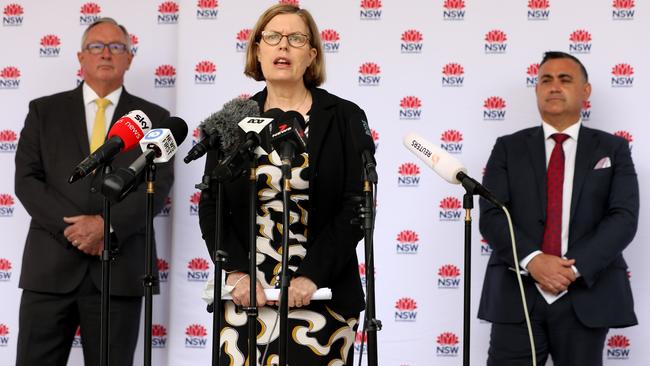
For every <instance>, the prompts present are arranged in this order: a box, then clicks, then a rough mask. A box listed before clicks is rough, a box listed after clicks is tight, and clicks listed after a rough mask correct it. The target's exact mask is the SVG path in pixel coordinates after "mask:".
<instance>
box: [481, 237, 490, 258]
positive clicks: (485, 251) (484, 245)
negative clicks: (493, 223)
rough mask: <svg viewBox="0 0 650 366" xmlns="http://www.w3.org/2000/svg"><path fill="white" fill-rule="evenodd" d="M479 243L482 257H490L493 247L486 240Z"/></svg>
mask: <svg viewBox="0 0 650 366" xmlns="http://www.w3.org/2000/svg"><path fill="white" fill-rule="evenodd" d="M479 243H480V244H481V255H482V256H489V255H491V254H492V246H491V245H490V243H488V242H487V240H485V238H481V241H480V242H479Z"/></svg>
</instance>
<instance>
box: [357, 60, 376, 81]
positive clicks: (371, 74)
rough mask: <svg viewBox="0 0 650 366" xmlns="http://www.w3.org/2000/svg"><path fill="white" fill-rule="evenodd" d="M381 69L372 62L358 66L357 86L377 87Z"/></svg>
mask: <svg viewBox="0 0 650 366" xmlns="http://www.w3.org/2000/svg"><path fill="white" fill-rule="evenodd" d="M380 74H381V68H380V67H379V65H377V64H376V63H374V62H366V63H364V64H362V65H361V66H359V86H378V85H379V82H380V81H381V75H380Z"/></svg>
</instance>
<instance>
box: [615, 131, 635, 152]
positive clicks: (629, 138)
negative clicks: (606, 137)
mask: <svg viewBox="0 0 650 366" xmlns="http://www.w3.org/2000/svg"><path fill="white" fill-rule="evenodd" d="M614 136H618V137H622V138H624V139H625V140H627V143H628V144H629V145H630V150H632V142H634V136H632V134H631V133H629V132H628V131H622V130H621V131H616V132H614Z"/></svg>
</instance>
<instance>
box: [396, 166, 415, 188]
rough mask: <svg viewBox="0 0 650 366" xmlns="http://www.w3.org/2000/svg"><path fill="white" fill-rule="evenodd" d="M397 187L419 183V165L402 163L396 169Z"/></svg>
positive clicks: (412, 185) (413, 185)
mask: <svg viewBox="0 0 650 366" xmlns="http://www.w3.org/2000/svg"><path fill="white" fill-rule="evenodd" d="M397 174H398V176H397V185H398V186H399V187H417V186H418V185H419V184H420V167H419V166H417V165H416V164H414V163H404V164H402V165H400V166H399V168H398V169H397Z"/></svg>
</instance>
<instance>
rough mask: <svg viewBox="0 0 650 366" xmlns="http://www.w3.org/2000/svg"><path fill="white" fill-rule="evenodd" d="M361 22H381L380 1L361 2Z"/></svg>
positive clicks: (363, 0) (366, 0)
mask: <svg viewBox="0 0 650 366" xmlns="http://www.w3.org/2000/svg"><path fill="white" fill-rule="evenodd" d="M359 18H361V20H381V0H361V10H360V11H359Z"/></svg>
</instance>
